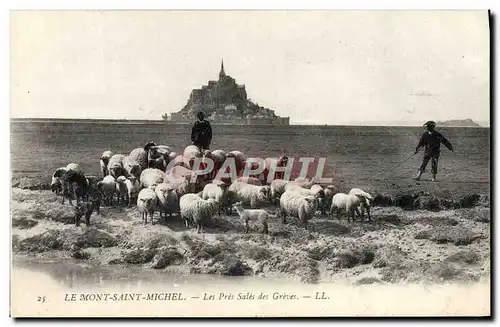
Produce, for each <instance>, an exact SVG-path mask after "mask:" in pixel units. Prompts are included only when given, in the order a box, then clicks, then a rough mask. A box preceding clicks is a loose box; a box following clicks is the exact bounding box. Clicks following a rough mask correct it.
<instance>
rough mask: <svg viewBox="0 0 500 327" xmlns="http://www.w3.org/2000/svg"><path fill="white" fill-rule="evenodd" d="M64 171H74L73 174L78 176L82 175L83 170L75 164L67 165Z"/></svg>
mask: <svg viewBox="0 0 500 327" xmlns="http://www.w3.org/2000/svg"><path fill="white" fill-rule="evenodd" d="M66 170H72V171H74V172H75V173H78V174H81V175H83V168H82V166H80V165H79V164H77V163H74V162H72V163H69V164H68V165H67V166H66Z"/></svg>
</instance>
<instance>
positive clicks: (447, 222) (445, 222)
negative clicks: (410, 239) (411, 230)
mask: <svg viewBox="0 0 500 327" xmlns="http://www.w3.org/2000/svg"><path fill="white" fill-rule="evenodd" d="M415 222H417V223H420V224H427V225H432V226H442V227H445V226H456V225H458V221H457V220H455V219H453V218H449V217H422V218H418V219H417V220H416V221H415Z"/></svg>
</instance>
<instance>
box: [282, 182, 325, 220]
mask: <svg viewBox="0 0 500 327" xmlns="http://www.w3.org/2000/svg"><path fill="white" fill-rule="evenodd" d="M317 209H318V201H317V199H316V198H315V197H314V196H310V195H308V196H304V195H302V194H300V193H299V192H293V191H292V192H289V191H286V192H285V193H283V194H282V195H281V197H280V211H281V218H282V221H283V224H285V223H286V217H287V216H292V217H297V218H299V220H300V221H301V222H302V223H303V224H304V228H305V229H307V221H308V220H310V219H312V217H314V214H315V213H316V210H317Z"/></svg>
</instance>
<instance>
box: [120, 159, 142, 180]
mask: <svg viewBox="0 0 500 327" xmlns="http://www.w3.org/2000/svg"><path fill="white" fill-rule="evenodd" d="M122 164H123V169H124V171H125V175H124V176H126V177H130V176H134V177H136V178H140V177H141V173H142V168H141V165H140V164H139V162H137V161H136V160H135V159H134V158H132V157H131V156H126V157H124V158H123V160H122Z"/></svg>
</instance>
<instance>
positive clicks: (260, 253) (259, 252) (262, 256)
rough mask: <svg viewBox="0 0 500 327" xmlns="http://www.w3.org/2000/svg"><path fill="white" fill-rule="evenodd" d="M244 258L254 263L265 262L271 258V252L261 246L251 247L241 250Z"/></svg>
mask: <svg viewBox="0 0 500 327" xmlns="http://www.w3.org/2000/svg"><path fill="white" fill-rule="evenodd" d="M243 253H244V255H245V256H246V257H248V258H250V259H253V260H255V261H263V260H267V259H269V258H270V257H271V255H272V253H271V251H270V250H269V249H268V248H266V247H263V246H258V245H251V246H249V247H247V248H245V249H244V250H243Z"/></svg>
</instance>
